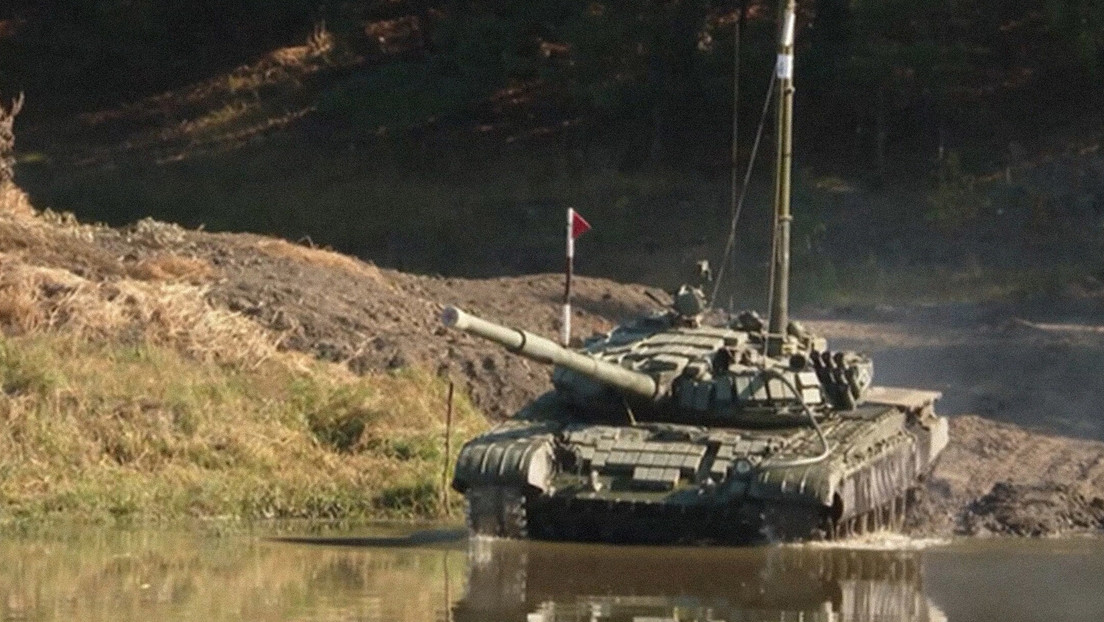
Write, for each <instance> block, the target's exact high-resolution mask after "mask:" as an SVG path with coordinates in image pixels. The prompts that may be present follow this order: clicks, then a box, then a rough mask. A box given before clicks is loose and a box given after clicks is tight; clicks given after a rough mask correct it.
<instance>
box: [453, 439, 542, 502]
mask: <svg viewBox="0 0 1104 622" xmlns="http://www.w3.org/2000/svg"><path fill="white" fill-rule="evenodd" d="M552 470H553V467H552V436H551V435H550V434H547V435H539V436H535V437H532V436H530V437H523V438H498V439H496V438H494V437H493V435H492V436H491V437H489V438H488V437H482V438H477V439H475V440H473V441H471V442H469V443H468V444H467V445H464V448H463V449H461V450H460V456H459V457H458V458H457V460H456V471H455V472H454V473H453V476H452V487H453V488H454V489H456V490H457V491H459V492H461V493H463V492H465V491H466V490H468V489H469V488H472V487H474V486H508V487H518V488H521V487H526V486H531V487H533V488H536V489H538V490H541V491H544V490H546V489H547V488H548V484H549V481H550V480H551V478H552Z"/></svg>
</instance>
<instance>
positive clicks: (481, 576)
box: [453, 540, 946, 622]
mask: <svg viewBox="0 0 1104 622" xmlns="http://www.w3.org/2000/svg"><path fill="white" fill-rule="evenodd" d="M920 555H921V554H920V553H918V552H906V551H854V550H838V549H808V548H760V549H673V548H618V547H597V546H574V545H563V544H539V543H525V542H508V541H493V540H475V541H473V542H472V543H471V550H470V553H469V584H468V592H467V595H466V596H465V598H464V599H463V600H462V601H460V602H459V603H458V604H457V605H456V607H455V608H454V610H453V613H454V617H455V620H456V621H457V622H469V621H483V620H527V621H528V622H538V621H539V622H552V621H564V620H571V621H576V620H588V621H598V620H624V621H634V622H643V621H648V622H658V621H668V620H671V621H675V620H677V621H690V620H693V621H696V622H707V621H710V622H711V621H715V620H725V621H727V622H735V621H737V620H739V621H752V620H763V621H766V620H771V621H775V622H777V621H779V620H782V621H785V620H802V621H814V620H824V621H850V622H874V621H879V620H901V621H915V622H929V621H930V622H937V621H944V620H946V617H945V616H944V615H943V614H942V612H940V611H939V610H938V609H937V608H936V607H935V606H934V605H932V604H931V603H930V602H929V601H928V599H927V598H926V597H925V596H924V592H923V588H922V582H921V572H920Z"/></svg>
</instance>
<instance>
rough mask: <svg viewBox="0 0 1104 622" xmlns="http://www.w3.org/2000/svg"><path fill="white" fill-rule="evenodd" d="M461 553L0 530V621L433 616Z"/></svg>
mask: <svg viewBox="0 0 1104 622" xmlns="http://www.w3.org/2000/svg"><path fill="white" fill-rule="evenodd" d="M457 546H462V544H460V545H455V544H454V545H453V547H452V548H454V549H455V548H456V547H457ZM464 559H465V555H464V552H463V551H462V550H449V549H448V548H438V549H432V548H430V549H424V548H423V549H412V548H386V549H384V548H375V549H373V548H364V547H348V546H303V545H292V544H285V543H281V542H273V541H269V540H266V539H262V538H257V537H247V536H232V537H215V536H210V535H203V534H194V533H183V534H182V533H153V532H125V531H113V530H106V531H98V530H79V531H76V532H74V533H70V534H64V535H55V536H51V537H37V538H25V539H20V538H10V537H7V538H3V539H0V620H86V621H93V622H95V621H105V622H106V621H108V620H111V621H116V620H203V621H204V622H218V621H221V620H242V619H246V620H281V621H290V620H365V621H375V620H387V621H391V620H395V621H403V622H406V621H411V622H412V621H418V622H422V621H426V620H428V621H433V620H442V621H443V620H446V618H447V617H448V611H449V605H450V603H451V601H452V600H453V598H455V597H457V596H459V595H460V594H461V593H462V591H463V582H464ZM446 585H447V588H446ZM452 594H455V595H456V596H453V595H452Z"/></svg>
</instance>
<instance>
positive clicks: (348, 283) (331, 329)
mask: <svg viewBox="0 0 1104 622" xmlns="http://www.w3.org/2000/svg"><path fill="white" fill-rule="evenodd" d="M0 253H6V254H7V256H8V257H12V258H14V257H18V258H19V260H20V261H22V262H26V263H32V264H34V265H39V266H44V267H54V268H63V269H65V270H68V271H71V272H73V273H75V274H78V275H80V276H82V277H83V278H86V279H91V280H94V281H104V282H110V281H112V280H117V279H123V278H128V279H139V280H150V281H186V282H189V283H193V284H198V285H201V286H203V287H204V288H205V291H206V295H207V298H208V300H209V301H210V302H211V303H213V304H214V305H215V306H216V307H218V308H220V309H226V310H229V311H233V312H235V313H237V314H240V315H241V316H244V317H246V318H250V319H252V320H254V321H256V322H257V323H259V324H260V325H261V326H263V327H264V328H266V329H268V330H270V331H272V332H274V333H276V334H277V335H279V341H280V344H281V346H282V347H283V348H287V349H292V350H299V351H303V352H307V353H310V354H313V355H314V356H316V357H318V358H321V359H325V360H330V361H337V362H343V363H345V364H347V365H348V366H349V367H350V368H351V369H352V370H354V371H357V372H362V373H363V372H368V371H375V370H385V369H391V368H401V367H408V366H417V367H422V368H425V369H429V370H432V371H434V372H436V373H440V374H445V375H448V376H449V377H451V378H452V379H454V380H456V381H457V382H458V383H459V384H460V386H461V388H463V389H464V390H466V391H467V392H468V393H470V395H471V396H472V399H473V401H474V403H475V404H476V405H477V406H479V407H480V408H481V409H482V410H484V412H486V413H487V414H488V415H489V416H491V417H492V418H497V417H503V416H507V415H509V414H510V413H511V412H513V411H514V410H515V409H516V408H517V407H518V406H520V405H521V404H523V403H524V402H525V401H526V400H528V399H530V398H532V397H533V396H535V395H537V394H539V393H541V392H543V391H545V390H547V389H548V388H549V382H548V370H547V369H545V368H543V367H541V366H540V365H537V364H532V363H530V362H528V361H525V360H522V359H520V358H516V357H513V356H511V355H509V354H507V353H506V352H504V351H503V350H502V349H501V348H499V347H497V346H494V345H492V344H488V343H484V342H481V341H478V340H476V339H473V338H471V337H468V336H465V335H460V334H456V333H454V332H450V331H445V330H443V329H442V328H441V327H440V325H439V323H438V319H437V318H438V315H439V313H440V309H441V306H442V305H443V304H457V305H459V306H461V307H463V308H465V309H466V310H468V311H471V312H474V313H478V314H480V315H484V316H486V317H487V318H489V319H492V320H496V321H500V322H503V323H507V324H512V325H517V326H522V327H526V328H528V329H530V330H533V331H535V332H538V333H543V334H546V335H553V334H556V333H557V332H558V328H559V327H558V319H557V318H558V313H559V311H558V298H559V296H560V288H561V287H562V285H561V277H559V276H558V275H537V276H531V277H517V278H500V279H488V280H465V279H443V278H437V277H432V276H416V275H410V274H403V273H399V272H395V271H390V270H383V269H379V268H377V267H375V266H373V265H371V264H368V263H364V262H361V261H359V260H356V259H352V258H349V257H346V256H343V255H338V254H335V253H331V252H328V251H325V250H321V249H315V248H311V247H308V246H304V245H298V244H291V243H288V242H284V241H281V240H275V239H272V238H266V237H262V236H256V235H242V234H216V233H207V232H203V231H190V230H184V229H181V228H179V227H176V226H173V225H167V224H163V223H157V222H152V221H142V222H139V223H137V224H136V225H134V226H132V227H129V228H126V229H111V228H106V227H94V226H86V225H81V224H79V223H75V222H72V221H71V220H67V219H64V218H58V217H53V216H51V217H45V218H44V217H41V216H35V215H33V214H28V213H26V212H23V213H20V214H14V213H8V214H0ZM2 270H3V265H0V271H2ZM645 289H646V288H645V287H643V286H638V285H624V284H618V283H615V282H612V281H608V280H603V279H592V278H580V279H579V281H578V285H577V289H576V292H577V293H576V318H575V322H576V335H586V334H589V333H591V332H593V331H595V330H603V329H606V328H608V327H610V326H612V325H613V323H615V322H616V321H618V320H620V319H623V318H625V317H627V316H630V315H632V314H635V313H637V312H639V311H641V310H644V309H648V308H653V307H654V306H655V303H653V302H652V301H651V300H650V299H649V298H648V297H647V296H646V295H645V293H644V292H645ZM1084 302H1085V301H1084V300H1082V301H1081V303H1082V304H1081V305H1080V306H1077V307H1076V311H1077V312H1078V314H1080V315H1078V317H1069V315H1071V314H1073V311H1072V310H1074V307H1073V306H1070V307H1067V309H1068V310H1071V311H1070V313H1069V314H1067V317H1053V316H1054V315H1055V314H1056V313H1057V311H1055V310H1054V309H1053V308H1052V309H1050V313H1049V314H1046V313H1043V314H1040V313H1039V311H1038V310H1030V309H1027V308H1025V307H1019V308H1014V307H985V308H982V307H972V306H971V307H946V306H944V307H931V308H926V309H893V308H879V309H872V310H854V309H843V310H828V311H824V310H821V311H816V312H810V313H808V314H807V316H809V317H810V318H811V319H810V321H809V322H808V323H809V325H810V326H811V327H812V328H814V329H815V330H817V331H818V332H820V333H822V334H824V335H825V336H827V337H829V339H831V340H833V342H834V344H835V345H836V346H837V347H852V348H857V349H863V350H867V351H871V352H873V353H874V354H875V355H876V359H875V360H876V379H877V380H878V381H879V382H880V383H884V384H894V385H906V386H910V385H911V386H920V387H926V388H932V389H937V390H941V391H943V392H944V393H945V399H944V400H943V402H942V404H941V410H942V412H944V413H950V414H960V413H964V412H971V413H978V414H980V415H983V416H957V417H955V418H954V419H953V421H952V441H951V446H950V447H949V448H948V450H947V452H946V454H945V455H944V457H943V459H942V461H941V462H940V464H939V466H938V468H937V469H936V470H935V472H934V473H933V474H932V476H931V478H930V481H929V485H928V498H927V501H926V503H925V505H924V506H923V508H921V512H920V513H919V514H918V515H917V517H916V519H915V521H914V528H915V529H916V530H917V531H918V532H924V533H943V534H945V533H950V532H958V533H998V534H1016V535H1042V534H1052V533H1058V532H1062V531H1066V530H1085V529H1099V528H1104V443H1102V442H1100V440H1099V439H1102V438H1104V417H1101V416H1100V415H1098V414H1097V412H1096V411H1095V410H1094V408H1093V405H1094V404H1099V403H1101V401H1102V398H1104V380H1102V379H1101V377H1100V375H1099V374H1098V373H1097V371H1096V370H1097V369H1099V363H1100V361H1101V360H1104V330H1100V329H1098V328H1097V327H1096V326H1095V325H1094V324H1093V323H1092V321H1091V319H1092V318H1091V317H1086V316H1085V314H1084V311H1085V309H1086V306H1085V304H1083V303H1084ZM1094 304H1095V302H1093V301H1092V300H1090V302H1089V304H1088V308H1089V309H1090V310H1091V309H1092V308H1093V305H1094ZM1029 312H1030V313H1033V314H1034V315H1030V316H1029V317H1026V318H1025V317H1020V316H1021V315H1025V314H1028V313H1029ZM1043 316H1046V317H1043Z"/></svg>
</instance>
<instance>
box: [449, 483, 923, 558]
mask: <svg viewBox="0 0 1104 622" xmlns="http://www.w3.org/2000/svg"><path fill="white" fill-rule="evenodd" d="M915 490H916V489H910V491H909V492H907V493H905V494H902V495H901V496H899V497H897V498H895V499H893V500H892V501H890V502H889V503H887V504H885V505H883V506H881V507H879V508H876V509H874V510H871V511H868V512H865V513H863V514H859V515H857V516H853V517H850V518H848V519H845V520H842V521H839V522H834V521H832V520H831V518H830V517H829V516H828V511H827V510H826V509H822V508H811V507H808V506H801V505H792V504H784V503H756V504H754V505H751V506H746V507H744V508H741V509H740V510H739V511H732V510H723V509H706V508H685V509H684V508H672V507H670V506H659V505H644V504H636V505H634V504H630V503H611V504H604V503H603V504H601V505H599V504H595V503H590V502H575V503H570V502H567V501H566V500H560V499H550V498H541V497H536V496H532V495H525V494H523V493H522V492H521V491H518V490H515V489H510V488H498V487H482V488H479V489H475V490H472V491H471V492H470V493H469V495H468V504H467V519H468V529H469V531H470V533H472V534H474V535H479V536H487V537H496V538H511V539H526V538H534V539H538V540H570V541H576V542H609V543H615V544H628V543H637V544H738V545H743V544H757V543H763V542H785V541H794V540H814V541H815V540H844V539H848V538H853V537H856V536H861V535H863V534H867V533H872V532H876V531H882V530H889V531H900V530H902V529H903V527H904V525H905V519H906V517H907V515H908V511H909V509H910V508H911V507H913V505H914V503H915V502H914V501H913V499H914V498H915V494H916V493H915Z"/></svg>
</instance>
